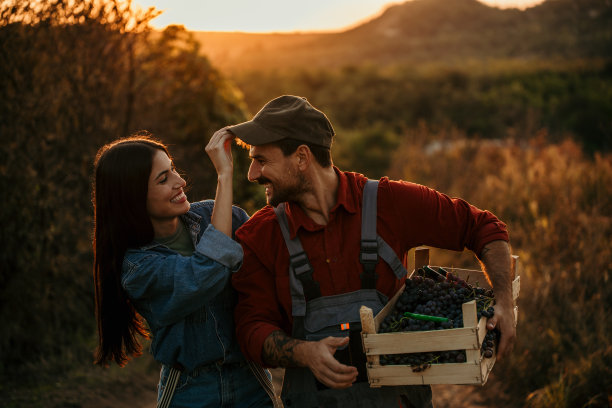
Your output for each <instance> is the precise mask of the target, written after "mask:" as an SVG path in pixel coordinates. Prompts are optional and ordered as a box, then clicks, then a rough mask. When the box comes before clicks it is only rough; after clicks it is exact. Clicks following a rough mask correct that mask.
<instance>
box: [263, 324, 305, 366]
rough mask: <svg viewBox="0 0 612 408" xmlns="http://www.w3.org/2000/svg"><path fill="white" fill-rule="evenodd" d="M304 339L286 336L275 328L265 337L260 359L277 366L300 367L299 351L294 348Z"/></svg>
mask: <svg viewBox="0 0 612 408" xmlns="http://www.w3.org/2000/svg"><path fill="white" fill-rule="evenodd" d="M302 343H304V341H302V340H298V339H294V338H293V337H289V336H287V335H286V334H285V333H284V332H282V331H280V330H277V331H274V332H272V333H270V335H269V336H268V337H267V338H266V340H265V341H264V345H263V352H262V359H263V361H264V362H265V363H266V364H269V365H271V366H277V367H302V366H303V364H302V363H301V362H300V359H299V352H298V350H296V349H297V348H298V347H299V346H300V345H301V344H302Z"/></svg>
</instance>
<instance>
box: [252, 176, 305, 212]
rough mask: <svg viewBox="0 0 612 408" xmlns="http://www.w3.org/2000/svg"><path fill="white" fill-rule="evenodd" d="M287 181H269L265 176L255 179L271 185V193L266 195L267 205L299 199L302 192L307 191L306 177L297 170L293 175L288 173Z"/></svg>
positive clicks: (260, 182) (274, 205)
mask: <svg viewBox="0 0 612 408" xmlns="http://www.w3.org/2000/svg"><path fill="white" fill-rule="evenodd" d="M287 179H288V181H283V182H276V183H271V182H270V180H268V179H266V178H260V179H258V180H257V182H258V183H259V184H269V185H271V186H272V194H271V195H267V196H266V199H267V202H268V204H269V205H271V206H273V207H276V206H277V205H279V204H280V203H284V202H287V201H299V198H300V196H301V195H302V194H304V193H305V192H307V191H308V189H309V183H308V180H306V177H304V175H303V174H302V173H301V172H300V171H297V172H296V175H295V176H292V175H289V176H288V177H287Z"/></svg>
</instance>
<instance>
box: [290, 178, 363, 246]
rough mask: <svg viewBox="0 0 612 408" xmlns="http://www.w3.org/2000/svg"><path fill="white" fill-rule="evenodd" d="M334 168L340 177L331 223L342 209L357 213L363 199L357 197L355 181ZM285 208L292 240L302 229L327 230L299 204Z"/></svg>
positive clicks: (291, 203) (331, 213) (291, 204)
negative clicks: (358, 204) (359, 201)
mask: <svg viewBox="0 0 612 408" xmlns="http://www.w3.org/2000/svg"><path fill="white" fill-rule="evenodd" d="M333 168H334V171H335V172H336V176H337V177H338V191H337V193H336V204H335V205H334V206H333V207H332V209H331V211H330V214H329V219H330V222H331V221H332V220H333V219H334V218H335V217H336V213H337V212H338V211H340V209H341V208H342V209H343V210H344V211H346V212H347V213H349V214H354V213H356V212H357V202H356V200H360V199H361V196H359V197H355V196H356V194H355V192H356V183H355V182H354V181H353V180H349V179H348V177H347V176H346V174H345V173H344V172H342V171H340V169H338V168H337V167H336V166H333ZM285 208H286V210H285V211H286V212H287V220H288V223H289V234H290V235H291V238H295V236H296V235H297V231H298V230H299V229H300V227H302V228H304V229H305V230H307V231H318V230H321V229H323V228H325V226H324V225H319V224H317V223H316V222H314V221H313V220H312V219H311V218H310V217H308V215H306V213H305V212H304V210H302V207H300V206H299V205H298V204H297V203H295V202H292V201H290V202H288V203H286V207H285Z"/></svg>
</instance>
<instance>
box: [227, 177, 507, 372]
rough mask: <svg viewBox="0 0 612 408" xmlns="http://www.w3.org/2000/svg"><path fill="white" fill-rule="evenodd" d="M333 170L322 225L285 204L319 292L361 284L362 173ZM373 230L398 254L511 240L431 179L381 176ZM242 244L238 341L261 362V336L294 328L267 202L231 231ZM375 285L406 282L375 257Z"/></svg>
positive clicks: (392, 288)
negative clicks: (332, 194)
mask: <svg viewBox="0 0 612 408" xmlns="http://www.w3.org/2000/svg"><path fill="white" fill-rule="evenodd" d="M334 169H335V170H336V173H337V174H338V180H339V184H338V195H337V200H336V205H335V206H334V207H333V208H332V210H331V212H330V215H329V222H328V224H327V225H319V224H316V223H315V222H314V221H313V220H312V219H310V218H309V217H308V216H307V215H306V213H305V212H304V211H303V210H302V209H301V207H300V206H299V205H297V204H296V203H293V202H290V203H288V205H287V207H286V213H287V218H288V221H289V232H290V234H291V237H292V238H293V237H295V235H296V234H298V235H299V237H300V241H301V242H302V246H303V247H304V250H305V252H306V254H307V255H308V259H309V260H310V263H311V265H312V267H313V269H314V273H313V279H314V280H315V281H316V282H318V283H319V286H320V290H321V295H322V296H329V295H334V294H340V293H346V292H352V291H356V290H359V289H361V280H360V277H359V275H360V274H361V273H362V271H363V268H362V265H361V263H360V262H359V249H360V239H361V206H362V192H363V187H364V185H365V183H366V181H367V178H366V177H365V176H363V175H361V174H357V173H349V172H341V171H340V170H338V169H337V168H334ZM377 232H378V235H380V237H381V238H382V239H384V240H385V241H386V242H387V244H389V245H390V246H391V248H393V250H394V251H395V253H396V254H397V256H398V257H399V259H400V260H401V259H403V255H404V254H405V253H406V251H408V250H409V249H411V248H413V247H416V246H419V245H428V246H432V247H436V248H444V249H450V250H457V251H461V250H463V249H464V248H468V249H470V250H472V251H473V252H474V253H475V254H477V255H478V254H480V251H481V250H482V248H483V246H484V245H485V244H487V243H488V242H491V241H494V240H499V239H501V240H506V241H507V240H508V233H507V230H506V225H505V224H504V223H502V222H501V221H499V220H498V219H497V218H496V217H495V216H494V215H493V214H491V213H490V212H488V211H483V210H480V209H478V208H476V207H474V206H472V205H470V204H468V203H467V202H465V201H463V200H461V199H456V198H450V197H448V196H446V195H444V194H442V193H439V192H437V191H435V190H432V189H430V188H428V187H425V186H422V185H418V184H414V183H408V182H404V181H391V180H389V179H388V178H386V177H384V178H382V179H381V180H380V182H379V186H378V213H377ZM236 237H237V240H238V242H240V243H241V244H242V247H243V249H244V261H243V264H242V267H241V269H240V270H239V271H238V272H236V273H234V274H233V276H232V283H233V285H234V288H235V289H236V290H237V292H238V305H237V306H236V309H235V321H236V331H237V335H238V342H239V343H240V346H241V348H242V351H243V352H244V353H245V354H246V356H247V357H248V358H249V359H251V360H254V361H256V362H258V363H260V364H264V363H263V361H262V359H261V351H262V349H263V343H264V340H265V339H266V338H267V337H268V335H270V333H272V332H273V331H275V330H279V329H280V330H283V331H284V332H285V333H287V334H289V335H291V328H292V321H293V319H292V316H291V296H290V290H289V252H288V250H287V246H286V245H285V241H284V240H283V237H282V233H281V230H280V226H279V224H278V221H277V219H276V216H275V214H274V209H273V208H272V207H271V206H266V207H264V208H262V209H261V210H259V211H258V212H257V213H255V214H254V215H253V217H252V218H251V219H250V220H249V221H247V222H246V223H245V224H243V226H242V227H241V228H240V229H239V230H238V231H237V232H236ZM376 272H377V274H378V280H377V283H376V285H377V289H378V290H379V291H380V292H381V293H383V294H385V295H386V296H388V297H389V298H390V297H391V296H393V295H394V294H395V293H396V292H397V290H398V289H399V288H400V287H401V285H402V284H403V280H398V279H397V278H396V277H395V275H394V274H393V272H392V270H391V269H390V268H389V266H388V265H387V264H386V263H385V262H384V261H383V260H382V259H380V260H379V262H378V265H377V267H376Z"/></svg>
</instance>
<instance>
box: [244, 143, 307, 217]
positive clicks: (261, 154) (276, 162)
mask: <svg viewBox="0 0 612 408" xmlns="http://www.w3.org/2000/svg"><path fill="white" fill-rule="evenodd" d="M249 157H250V158H251V165H250V167H249V173H248V175H247V177H248V179H249V181H253V182H257V183H259V184H261V185H263V186H265V187H266V201H267V203H268V204H270V205H271V206H274V207H276V206H277V205H278V204H280V203H282V202H285V201H299V199H300V196H301V195H302V194H303V193H305V192H306V191H308V182H307V180H306V178H305V177H304V175H303V174H302V172H301V171H300V170H299V168H298V166H297V159H296V154H295V153H294V154H291V155H289V156H287V157H285V156H284V155H283V152H282V151H281V149H280V148H279V147H277V146H274V145H269V144H267V145H261V146H251V150H250V152H249Z"/></svg>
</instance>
